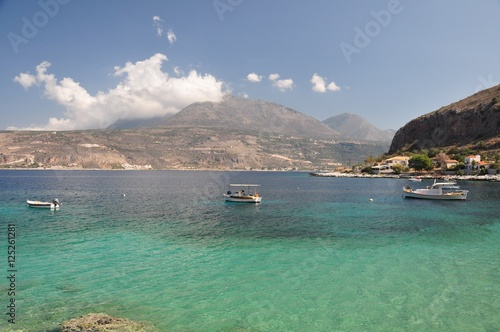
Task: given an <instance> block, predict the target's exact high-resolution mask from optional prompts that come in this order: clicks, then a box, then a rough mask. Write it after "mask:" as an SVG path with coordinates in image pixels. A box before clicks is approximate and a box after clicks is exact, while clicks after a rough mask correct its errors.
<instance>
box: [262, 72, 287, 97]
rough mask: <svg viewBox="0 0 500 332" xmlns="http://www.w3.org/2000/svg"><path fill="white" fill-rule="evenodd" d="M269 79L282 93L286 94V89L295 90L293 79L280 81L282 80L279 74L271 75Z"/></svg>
mask: <svg viewBox="0 0 500 332" xmlns="http://www.w3.org/2000/svg"><path fill="white" fill-rule="evenodd" d="M267 78H268V79H269V80H270V81H273V86H274V87H277V88H278V89H280V90H281V91H282V92H284V91H285V90H286V89H290V90H291V89H292V88H293V80H292V79H291V78H287V79H284V80H278V78H280V75H279V74H278V73H274V74H269V76H268V77H267Z"/></svg>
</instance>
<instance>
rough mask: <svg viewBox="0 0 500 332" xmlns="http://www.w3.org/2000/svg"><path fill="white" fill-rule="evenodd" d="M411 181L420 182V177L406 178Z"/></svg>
mask: <svg viewBox="0 0 500 332" xmlns="http://www.w3.org/2000/svg"><path fill="white" fill-rule="evenodd" d="M408 181H411V182H422V179H421V178H420V177H419V176H415V177H411V178H409V179H408Z"/></svg>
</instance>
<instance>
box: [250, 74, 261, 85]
mask: <svg viewBox="0 0 500 332" xmlns="http://www.w3.org/2000/svg"><path fill="white" fill-rule="evenodd" d="M247 80H249V81H250V82H252V83H258V82H260V81H262V76H259V75H257V74H256V73H250V74H248V75H247Z"/></svg>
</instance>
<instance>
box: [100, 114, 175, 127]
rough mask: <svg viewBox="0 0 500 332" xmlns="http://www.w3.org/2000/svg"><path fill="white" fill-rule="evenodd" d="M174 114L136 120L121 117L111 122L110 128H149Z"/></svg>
mask: <svg viewBox="0 0 500 332" xmlns="http://www.w3.org/2000/svg"><path fill="white" fill-rule="evenodd" d="M171 116H172V115H170V114H169V115H167V116H162V117H155V118H150V119H135V120H123V119H119V120H117V121H115V122H114V123H113V124H111V125H110V126H109V127H108V128H106V129H109V130H117V129H139V128H149V127H152V126H154V125H156V124H157V123H158V122H161V121H164V120H166V119H168V118H169V117H171Z"/></svg>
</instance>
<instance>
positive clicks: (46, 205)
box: [26, 198, 61, 210]
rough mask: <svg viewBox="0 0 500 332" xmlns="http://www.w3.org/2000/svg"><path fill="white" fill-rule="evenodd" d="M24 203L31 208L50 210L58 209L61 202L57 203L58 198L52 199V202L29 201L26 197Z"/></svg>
mask: <svg viewBox="0 0 500 332" xmlns="http://www.w3.org/2000/svg"><path fill="white" fill-rule="evenodd" d="M26 204H28V206H29V207H32V208H39V209H51V210H59V207H60V206H61V203H59V200H58V199H57V198H56V199H53V200H52V202H41V201H31V200H29V199H28V200H26Z"/></svg>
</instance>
